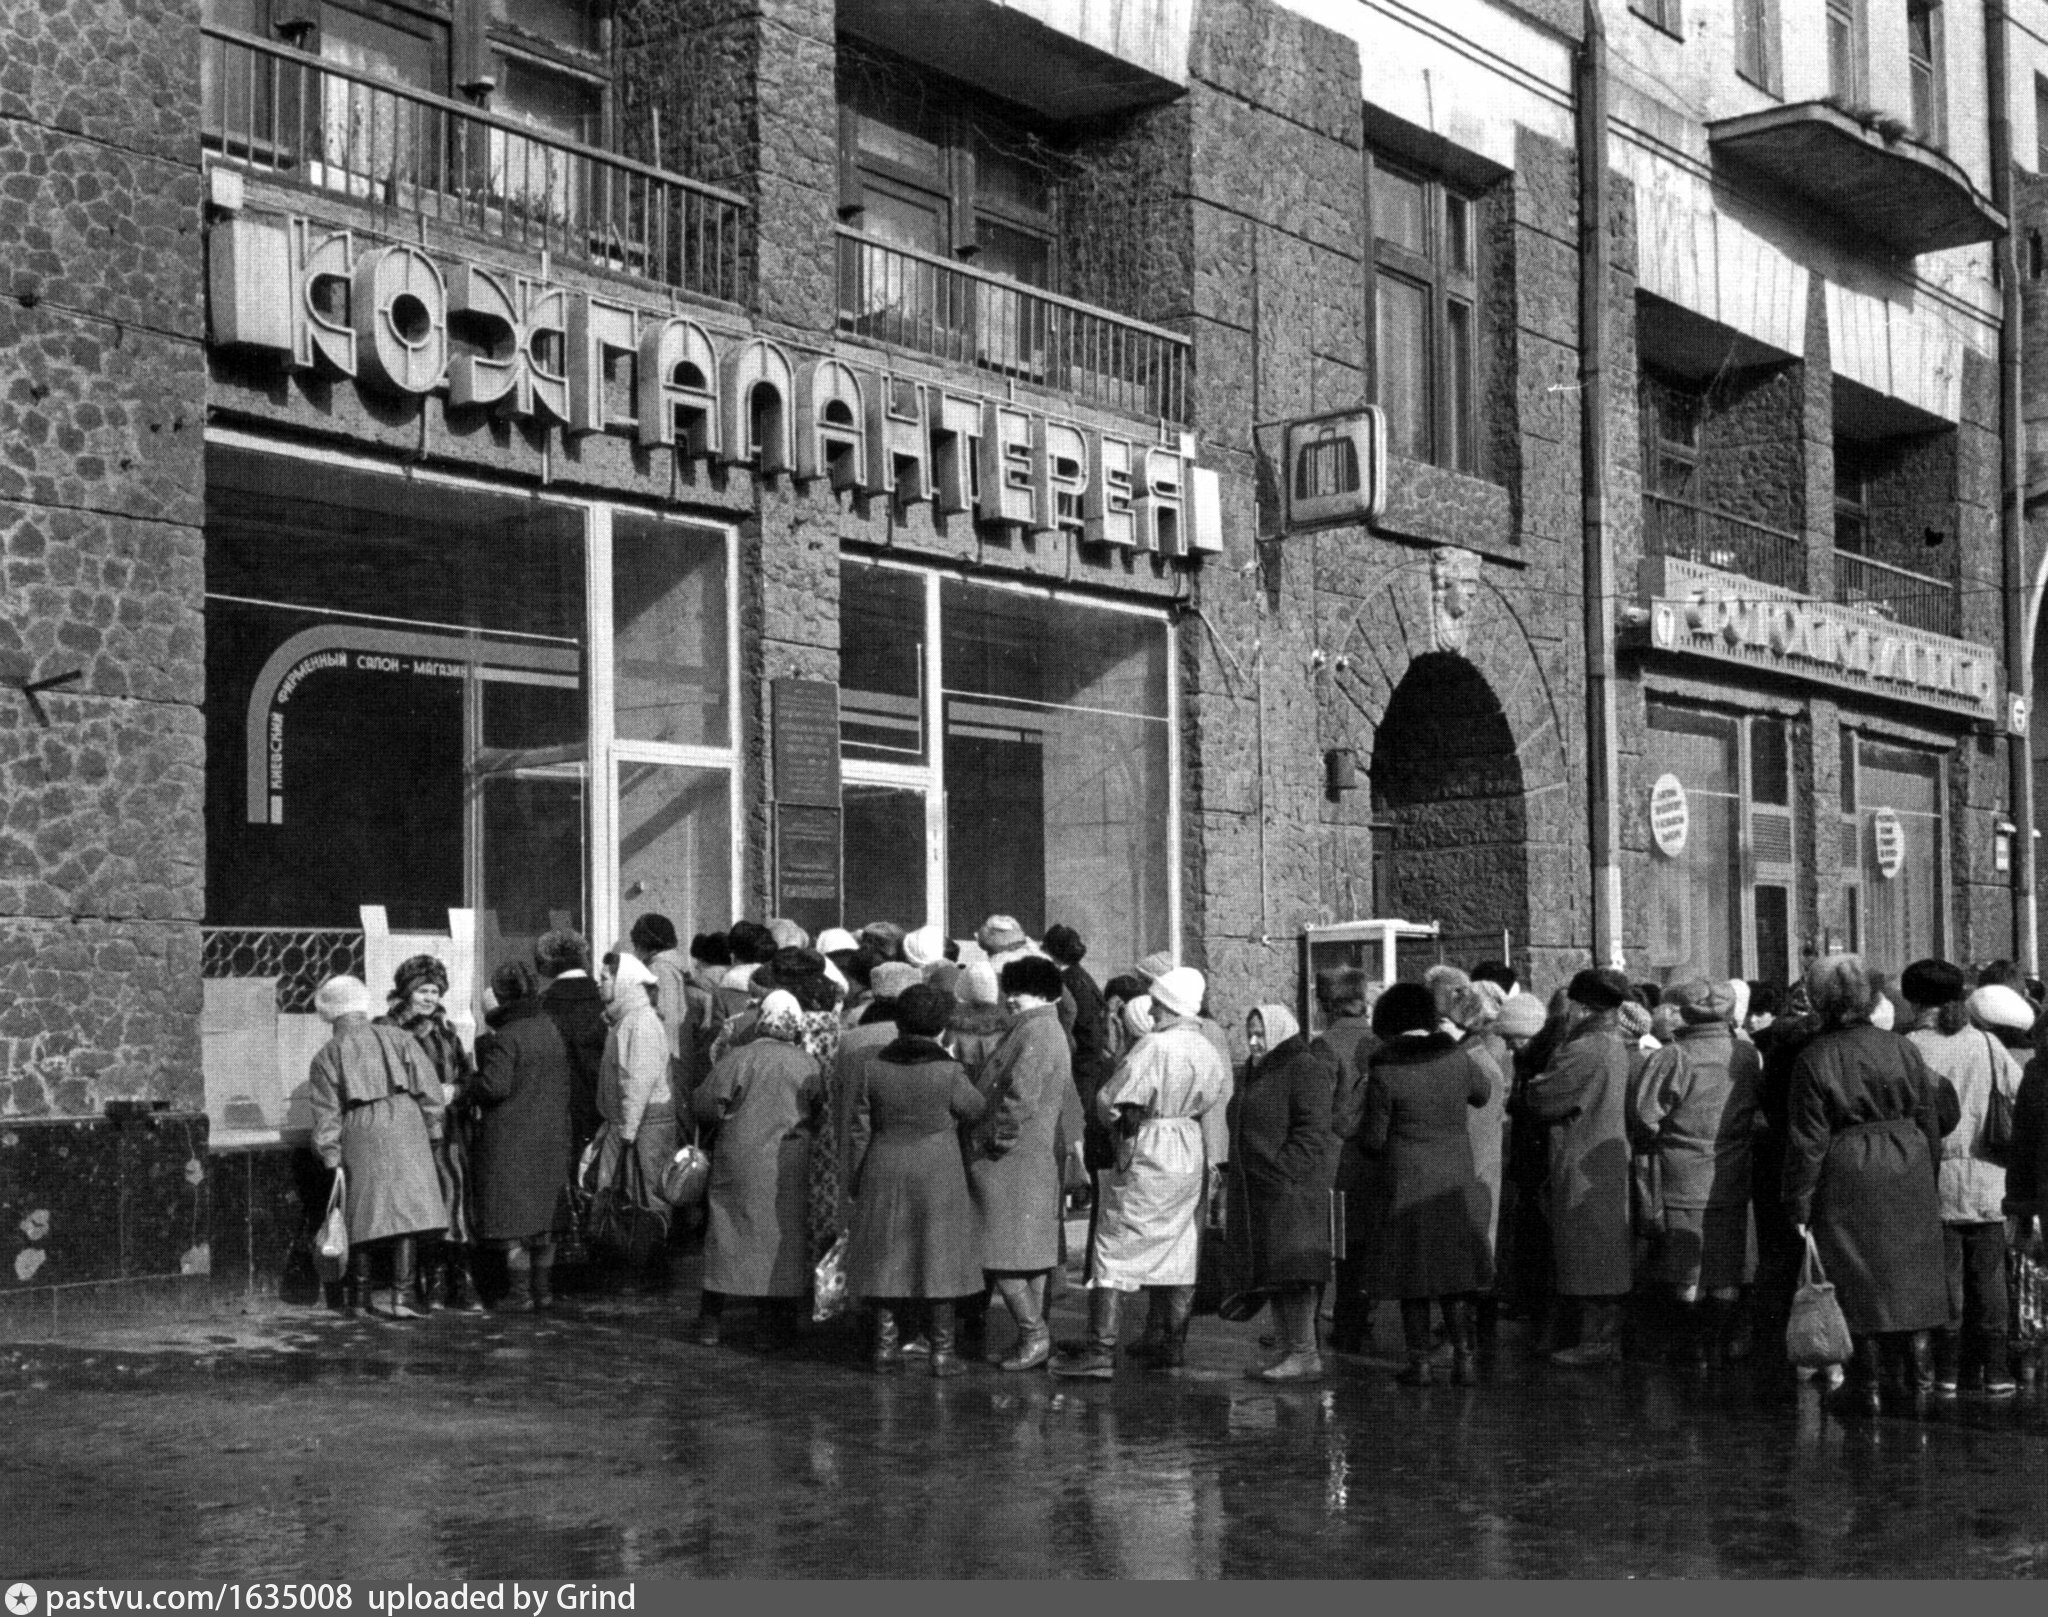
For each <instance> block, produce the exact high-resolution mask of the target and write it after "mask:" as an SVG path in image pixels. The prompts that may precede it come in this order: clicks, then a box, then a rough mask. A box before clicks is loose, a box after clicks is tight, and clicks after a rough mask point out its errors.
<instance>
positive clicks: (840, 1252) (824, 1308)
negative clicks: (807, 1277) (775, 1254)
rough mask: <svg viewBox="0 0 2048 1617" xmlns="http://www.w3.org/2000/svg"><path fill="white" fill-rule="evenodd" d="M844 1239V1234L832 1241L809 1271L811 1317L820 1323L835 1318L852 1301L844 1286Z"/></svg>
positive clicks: (845, 1239) (843, 1311) (844, 1310)
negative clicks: (829, 1248) (815, 1266)
mask: <svg viewBox="0 0 2048 1617" xmlns="http://www.w3.org/2000/svg"><path fill="white" fill-rule="evenodd" d="M846 1241H847V1238H846V1237H845V1236H844V1235H842V1236H840V1237H839V1239H838V1240H836V1241H834V1242H833V1243H832V1250H831V1251H829V1252H827V1253H826V1254H825V1255H824V1256H823V1257H822V1258H820V1259H819V1260H818V1266H817V1268H816V1269H814V1270H813V1271H812V1272H811V1298H812V1301H811V1318H812V1319H814V1320H816V1321H818V1323H820V1324H823V1323H824V1322H825V1321H826V1320H828V1319H837V1318H838V1317H839V1316H840V1315H841V1314H843V1313H845V1312H846V1310H847V1308H848V1306H849V1305H850V1304H851V1303H852V1301H853V1297H852V1294H851V1293H850V1292H849V1291H848V1290H847V1287H846Z"/></svg>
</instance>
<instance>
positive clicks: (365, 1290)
mask: <svg viewBox="0 0 2048 1617" xmlns="http://www.w3.org/2000/svg"><path fill="white" fill-rule="evenodd" d="M370 1302H371V1296H370V1249H369V1248H368V1247H365V1246H354V1247H350V1248H349V1253H348V1275H347V1277H346V1278H345V1279H344V1280H343V1281H342V1283H341V1311H342V1313H344V1314H345V1315H347V1316H348V1317H349V1318H350V1319H360V1318H361V1317H362V1316H363V1314H364V1313H365V1312H367V1311H368V1309H369V1307H370Z"/></svg>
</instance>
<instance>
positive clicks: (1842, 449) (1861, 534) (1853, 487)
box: [1835, 438, 1876, 556]
mask: <svg viewBox="0 0 2048 1617" xmlns="http://www.w3.org/2000/svg"><path fill="white" fill-rule="evenodd" d="M1875 472H1876V464H1875V457H1874V456H1873V455H1872V453H1871V451H1870V450H1869V449H1868V448H1867V447H1866V446H1864V445H1863V444H1860V443H1857V442H1856V441H1855V440H1854V439H1850V438H1837V439H1836V440H1835V549H1837V550H1841V551H1847V552H1848V553H1849V554H1850V555H1852V556H1861V555H1866V554H1867V553H1868V552H1869V550H1870V485H1871V481H1872V479H1873V477H1874V475H1875Z"/></svg>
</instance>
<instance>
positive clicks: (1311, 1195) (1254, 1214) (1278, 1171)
mask: <svg viewBox="0 0 2048 1617" xmlns="http://www.w3.org/2000/svg"><path fill="white" fill-rule="evenodd" d="M1245 1044H1246V1048H1247V1049H1248V1050H1249V1052H1250V1059H1249V1060H1248V1061H1247V1063H1246V1066H1245V1081H1244V1083H1243V1085H1242V1086H1241V1087H1240V1088H1239V1089H1238V1090H1237V1092H1236V1093H1235V1094H1234V1095H1232V1097H1231V1100H1230V1108H1229V1117H1230V1140H1231V1145H1230V1166H1229V1176H1228V1180H1227V1183H1228V1184H1229V1186H1230V1195H1229V1204H1228V1205H1229V1211H1228V1214H1227V1216H1226V1218H1225V1228H1226V1230H1231V1231H1237V1232H1241V1234H1237V1235H1233V1236H1231V1237H1229V1239H1230V1241H1231V1244H1232V1246H1233V1248H1234V1249H1235V1250H1234V1256H1235V1257H1236V1259H1237V1261H1238V1263H1239V1264H1240V1265H1241V1266H1242V1268H1243V1271H1244V1275H1245V1289H1246V1290H1248V1291H1254V1292H1261V1293H1264V1294H1265V1295H1266V1296H1267V1297H1268V1298H1269V1299H1270V1300H1271V1302H1272V1305H1273V1313H1274V1315H1275V1316H1276V1318H1277V1321H1278V1324H1279V1327H1280V1332H1279V1334H1280V1355H1279V1357H1278V1358H1277V1359H1275V1360H1274V1361H1273V1362H1272V1363H1270V1364H1267V1365H1263V1366H1261V1367H1260V1368H1258V1369H1256V1370H1253V1371H1251V1372H1249V1373H1250V1374H1251V1375H1252V1376H1254V1377H1256V1378H1257V1379H1259V1380H1261V1381H1300V1380H1305V1379H1312V1378H1314V1377H1316V1376H1320V1375H1321V1374H1322V1373H1323V1357H1322V1351H1321V1349H1320V1348H1319V1347H1318V1346H1317V1343H1316V1313H1317V1311H1318V1309H1319V1308H1320V1307H1321V1305H1322V1297H1323V1284H1324V1282H1325V1281H1326V1280H1327V1279H1328V1278H1329V1274H1330V1191H1331V1188H1332V1187H1333V1186H1334V1184H1335V1183H1336V1178H1337V1136H1336V1135H1334V1134H1333V1133H1331V1132H1330V1102H1331V1099H1332V1097H1333V1096H1334V1094H1335V1093H1336V1087H1337V1082H1336V1073H1335V1071H1334V1070H1333V1069H1332V1067H1331V1066H1330V1063H1329V1062H1328V1061H1327V1060H1325V1059H1324V1058H1323V1057H1322V1056H1321V1055H1320V1054H1318V1053H1317V1052H1316V1051H1315V1050H1314V1049H1312V1048H1311V1047H1310V1045H1309V1042H1308V1040H1307V1039H1306V1038H1304V1037H1303V1036H1302V1034H1301V1030H1300V1027H1299V1025H1298V1024H1297V1023H1296V1022H1295V1020H1294V1014H1293V1012H1291V1011H1289V1010H1288V1009H1287V1007H1286V1006H1284V1005H1261V1006H1260V1007H1259V1008H1258V1009H1257V1010H1255V1011H1253V1012H1252V1013H1251V1014H1250V1015H1249V1016H1247V1017H1246V1018H1245Z"/></svg>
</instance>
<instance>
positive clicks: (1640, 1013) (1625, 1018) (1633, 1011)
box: [1579, 999, 1651, 1039]
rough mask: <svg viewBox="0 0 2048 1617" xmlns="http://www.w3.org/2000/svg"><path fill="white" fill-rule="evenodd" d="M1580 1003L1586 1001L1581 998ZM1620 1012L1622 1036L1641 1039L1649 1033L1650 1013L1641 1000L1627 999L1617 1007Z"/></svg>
mask: <svg viewBox="0 0 2048 1617" xmlns="http://www.w3.org/2000/svg"><path fill="white" fill-rule="evenodd" d="M1579 1003H1580V1004H1584V1003H1585V1001H1583V1000H1581V1001H1580V1002H1579ZM1616 1009H1617V1010H1618V1011H1619V1012H1620V1016H1619V1018H1618V1020H1619V1022H1620V1024H1621V1036H1622V1037H1623V1038H1625V1039H1640V1038H1644V1037H1646V1036H1647V1035H1648V1034H1649V1031H1650V1027H1651V1022H1650V1013H1649V1011H1648V1010H1646V1009H1645V1008H1644V1006H1643V1004H1642V1002H1641V1001H1640V1000H1633V999H1625V1000H1622V1001H1621V1002H1620V1004H1619V1005H1618V1006H1617V1007H1616Z"/></svg>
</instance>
